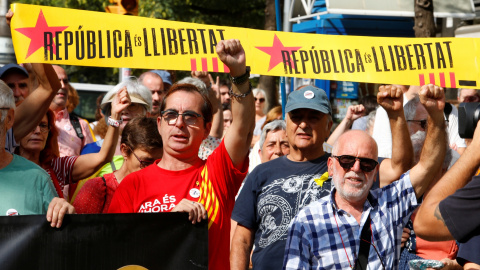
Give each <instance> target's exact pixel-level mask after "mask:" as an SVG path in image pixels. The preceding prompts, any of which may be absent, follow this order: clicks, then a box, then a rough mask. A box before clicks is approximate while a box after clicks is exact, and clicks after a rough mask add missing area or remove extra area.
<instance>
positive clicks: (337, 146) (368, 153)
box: [332, 130, 378, 160]
mask: <svg viewBox="0 0 480 270" xmlns="http://www.w3.org/2000/svg"><path fill="white" fill-rule="evenodd" d="M332 154H333V155H334V156H341V155H351V156H356V157H368V158H372V159H375V160H377V158H378V147H377V143H376V142H375V140H374V139H373V138H372V137H371V136H370V135H368V133H366V132H365V131H362V130H349V131H347V132H345V133H343V134H342V135H341V136H340V137H339V138H338V139H337V141H336V142H335V143H334V144H333V149H332Z"/></svg>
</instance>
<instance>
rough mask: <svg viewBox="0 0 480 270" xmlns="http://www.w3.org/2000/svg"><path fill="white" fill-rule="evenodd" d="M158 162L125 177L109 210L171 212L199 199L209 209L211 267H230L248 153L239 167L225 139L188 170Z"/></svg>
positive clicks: (119, 211) (221, 269) (222, 268)
mask: <svg viewBox="0 0 480 270" xmlns="http://www.w3.org/2000/svg"><path fill="white" fill-rule="evenodd" d="M158 162H159V160H157V161H156V162H155V164H153V165H151V166H149V167H147V168H145V169H143V170H140V171H137V172H134V173H132V174H130V175H128V176H127V177H125V179H123V181H122V182H121V183H120V185H119V186H118V188H117V191H116V192H115V194H114V196H113V199H112V202H111V204H110V208H109V209H108V212H109V213H149V212H170V211H171V210H172V209H173V208H174V207H175V206H176V205H177V203H178V202H180V201H181V200H182V199H183V198H186V199H188V200H192V201H198V202H200V203H202V204H203V205H204V206H205V209H206V210H207V212H208V222H209V223H208V238H209V245H208V246H209V248H208V254H209V269H219V270H225V269H230V260H229V253H230V217H231V214H232V211H233V205H234V203H235V195H236V194H237V191H238V189H239V188H240V185H241V183H242V181H243V179H244V178H245V176H246V174H247V172H248V157H245V161H244V164H245V165H244V168H242V170H238V169H236V168H235V167H234V165H233V163H232V160H231V159H230V156H229V155H228V153H227V150H226V149H225V145H224V143H223V142H222V143H221V144H220V145H219V146H218V147H217V149H216V150H215V151H214V152H213V153H212V154H211V155H210V156H209V157H208V159H207V160H206V161H202V160H199V161H198V162H197V163H196V164H194V165H193V166H192V167H190V168H188V169H185V170H181V171H169V170H164V169H162V168H160V167H158V166H157V164H158Z"/></svg>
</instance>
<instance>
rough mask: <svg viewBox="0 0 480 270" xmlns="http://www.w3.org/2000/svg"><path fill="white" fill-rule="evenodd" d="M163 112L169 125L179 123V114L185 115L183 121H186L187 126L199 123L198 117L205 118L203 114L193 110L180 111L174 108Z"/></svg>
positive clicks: (163, 116)
mask: <svg viewBox="0 0 480 270" xmlns="http://www.w3.org/2000/svg"><path fill="white" fill-rule="evenodd" d="M161 114H162V118H163V119H165V121H166V122H167V123H168V124H169V125H175V124H176V123H177V119H178V116H179V115H181V116H182V117H183V122H185V124H186V125H187V126H193V125H195V124H196V123H197V119H198V118H200V117H201V118H203V116H202V115H201V114H198V113H196V112H193V111H186V112H184V113H178V112H177V111H174V110H166V111H162V112H161ZM203 120H205V118H203Z"/></svg>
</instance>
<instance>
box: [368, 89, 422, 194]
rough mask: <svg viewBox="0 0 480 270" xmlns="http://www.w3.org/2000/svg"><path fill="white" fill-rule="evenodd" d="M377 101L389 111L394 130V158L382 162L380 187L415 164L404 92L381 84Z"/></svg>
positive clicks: (391, 127)
mask: <svg viewBox="0 0 480 270" xmlns="http://www.w3.org/2000/svg"><path fill="white" fill-rule="evenodd" d="M378 91H379V92H378V94H377V102H378V104H379V105H380V106H382V107H383V108H384V109H385V111H386V112H387V115H388V119H389V121H390V129H391V131H392V158H391V159H385V160H384V161H383V162H382V163H380V187H383V186H386V185H389V184H390V183H392V182H393V181H395V180H398V179H400V176H401V175H402V174H403V173H404V172H406V171H408V170H409V169H410V168H411V167H412V166H413V146H412V141H411V140H410V134H409V132H408V127H407V121H406V120H405V115H404V113H403V92H402V90H401V89H400V88H398V87H396V86H394V85H387V86H383V85H382V86H380V88H379V89H378Z"/></svg>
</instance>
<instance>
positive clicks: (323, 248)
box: [284, 172, 417, 270]
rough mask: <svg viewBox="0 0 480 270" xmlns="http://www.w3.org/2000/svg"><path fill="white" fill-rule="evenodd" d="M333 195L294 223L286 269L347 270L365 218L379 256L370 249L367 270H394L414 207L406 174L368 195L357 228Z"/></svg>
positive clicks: (288, 246)
mask: <svg viewBox="0 0 480 270" xmlns="http://www.w3.org/2000/svg"><path fill="white" fill-rule="evenodd" d="M335 192H336V191H335V189H333V191H332V193H331V194H330V195H329V196H326V197H323V198H322V199H320V200H318V201H316V202H314V203H312V204H310V205H309V206H307V207H305V208H303V209H302V210H301V211H300V212H299V213H298V214H297V216H296V217H295V218H294V219H293V221H292V223H291V224H290V230H289V235H288V239H287V245H286V250H285V256H284V269H348V268H350V265H351V266H354V264H355V261H356V259H357V255H358V252H359V249H360V234H361V231H362V229H363V226H364V224H365V222H366V220H367V217H368V216H369V215H370V218H371V230H372V240H373V242H372V243H373V245H374V246H375V247H376V249H377V251H378V253H379V255H377V252H376V251H375V248H374V246H373V245H370V252H369V260H368V267H367V269H372V270H373V269H375V270H377V269H383V266H382V262H383V265H385V269H398V261H399V259H400V244H401V239H402V231H403V227H404V226H405V224H406V223H407V221H408V219H409V217H410V215H411V214H412V212H413V211H414V210H415V208H416V207H417V199H416V195H415V191H414V189H413V187H412V184H411V182H410V175H409V172H407V173H406V174H404V175H402V177H401V178H400V180H398V181H395V182H393V183H392V184H390V185H388V186H386V187H383V188H381V189H376V190H373V191H372V190H371V191H370V194H369V199H368V200H367V201H365V204H364V207H363V213H362V218H361V222H360V224H358V222H357V221H356V219H355V218H354V217H353V216H352V215H350V214H349V213H347V212H346V211H344V210H342V209H338V208H337V207H336V204H335V200H334V198H335V197H334V196H335V195H334V194H335ZM337 224H338V228H337ZM339 231H340V233H339ZM342 239H343V240H342ZM347 256H348V257H347ZM349 260H350V263H349ZM380 260H381V261H380Z"/></svg>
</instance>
